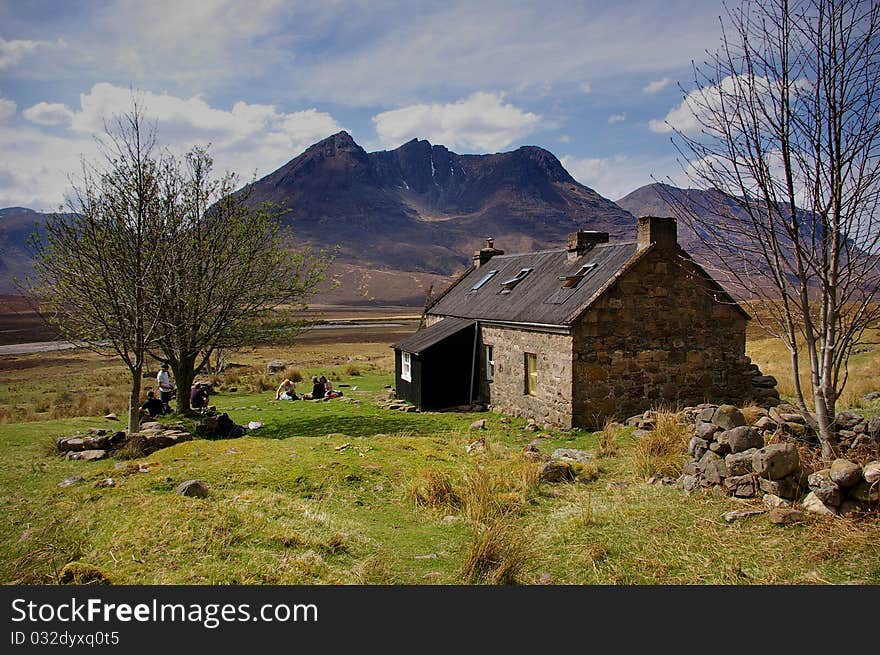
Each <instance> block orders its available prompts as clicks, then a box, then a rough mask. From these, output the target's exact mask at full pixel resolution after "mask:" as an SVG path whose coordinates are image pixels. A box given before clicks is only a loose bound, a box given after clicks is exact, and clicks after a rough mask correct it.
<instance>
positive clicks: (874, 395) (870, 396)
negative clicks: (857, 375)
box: [862, 391, 880, 402]
mask: <svg viewBox="0 0 880 655" xmlns="http://www.w3.org/2000/svg"><path fill="white" fill-rule="evenodd" d="M878 398H880V391H869V392H868V393H866V394H865V395H864V396H862V400H867V401H868V402H870V401H872V400H877V399H878Z"/></svg>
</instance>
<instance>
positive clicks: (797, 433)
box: [781, 421, 807, 438]
mask: <svg viewBox="0 0 880 655" xmlns="http://www.w3.org/2000/svg"><path fill="white" fill-rule="evenodd" d="M781 425H782V430H783V431H784V432H785V433H786V434H790V435H792V436H794V437H799V438H804V437H806V436H807V426H805V425H804V424H803V423H794V422H793V421H786V422H784V423H782V424H781Z"/></svg>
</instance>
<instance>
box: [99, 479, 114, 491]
mask: <svg viewBox="0 0 880 655" xmlns="http://www.w3.org/2000/svg"><path fill="white" fill-rule="evenodd" d="M115 486H116V480H114V479H113V478H104V479H103V480H98V481H97V482H96V483H95V487H96V488H98V489H109V488H110V487H115Z"/></svg>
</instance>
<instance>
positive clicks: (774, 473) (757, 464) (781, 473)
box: [752, 443, 800, 480]
mask: <svg viewBox="0 0 880 655" xmlns="http://www.w3.org/2000/svg"><path fill="white" fill-rule="evenodd" d="M799 464H800V456H799V455H798V450H797V447H795V445H794V444H790V443H779V444H771V445H769V446H764V447H763V448H761V449H760V450H758V451H757V452H756V453H755V454H754V455H753V456H752V470H753V471H754V472H755V473H757V474H758V475H759V476H760V477H762V478H769V479H770V480H779V479H780V478H784V477H785V476H787V475H791V474H792V473H794V472H795V471H796V470H797V468H798V466H799Z"/></svg>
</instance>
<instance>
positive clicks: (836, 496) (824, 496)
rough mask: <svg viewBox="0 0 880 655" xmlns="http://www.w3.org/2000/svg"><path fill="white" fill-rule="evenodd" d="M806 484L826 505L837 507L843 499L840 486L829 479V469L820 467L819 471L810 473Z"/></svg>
mask: <svg viewBox="0 0 880 655" xmlns="http://www.w3.org/2000/svg"><path fill="white" fill-rule="evenodd" d="M807 484H809V485H810V490H811V491H812V492H813V494H815V495H816V497H817V498H818V499H819V500H821V501H822V502H823V503H824V504H826V505H830V506H832V507H837V506H839V505H840V503H841V501H842V500H843V494H842V493H841V491H840V487H838V486H837V484H836V483H835V482H834V481H833V480H832V479H831V470H830V469H822V470H821V471H816V472H815V473H811V474H810V476H809V477H808V478H807Z"/></svg>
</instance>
